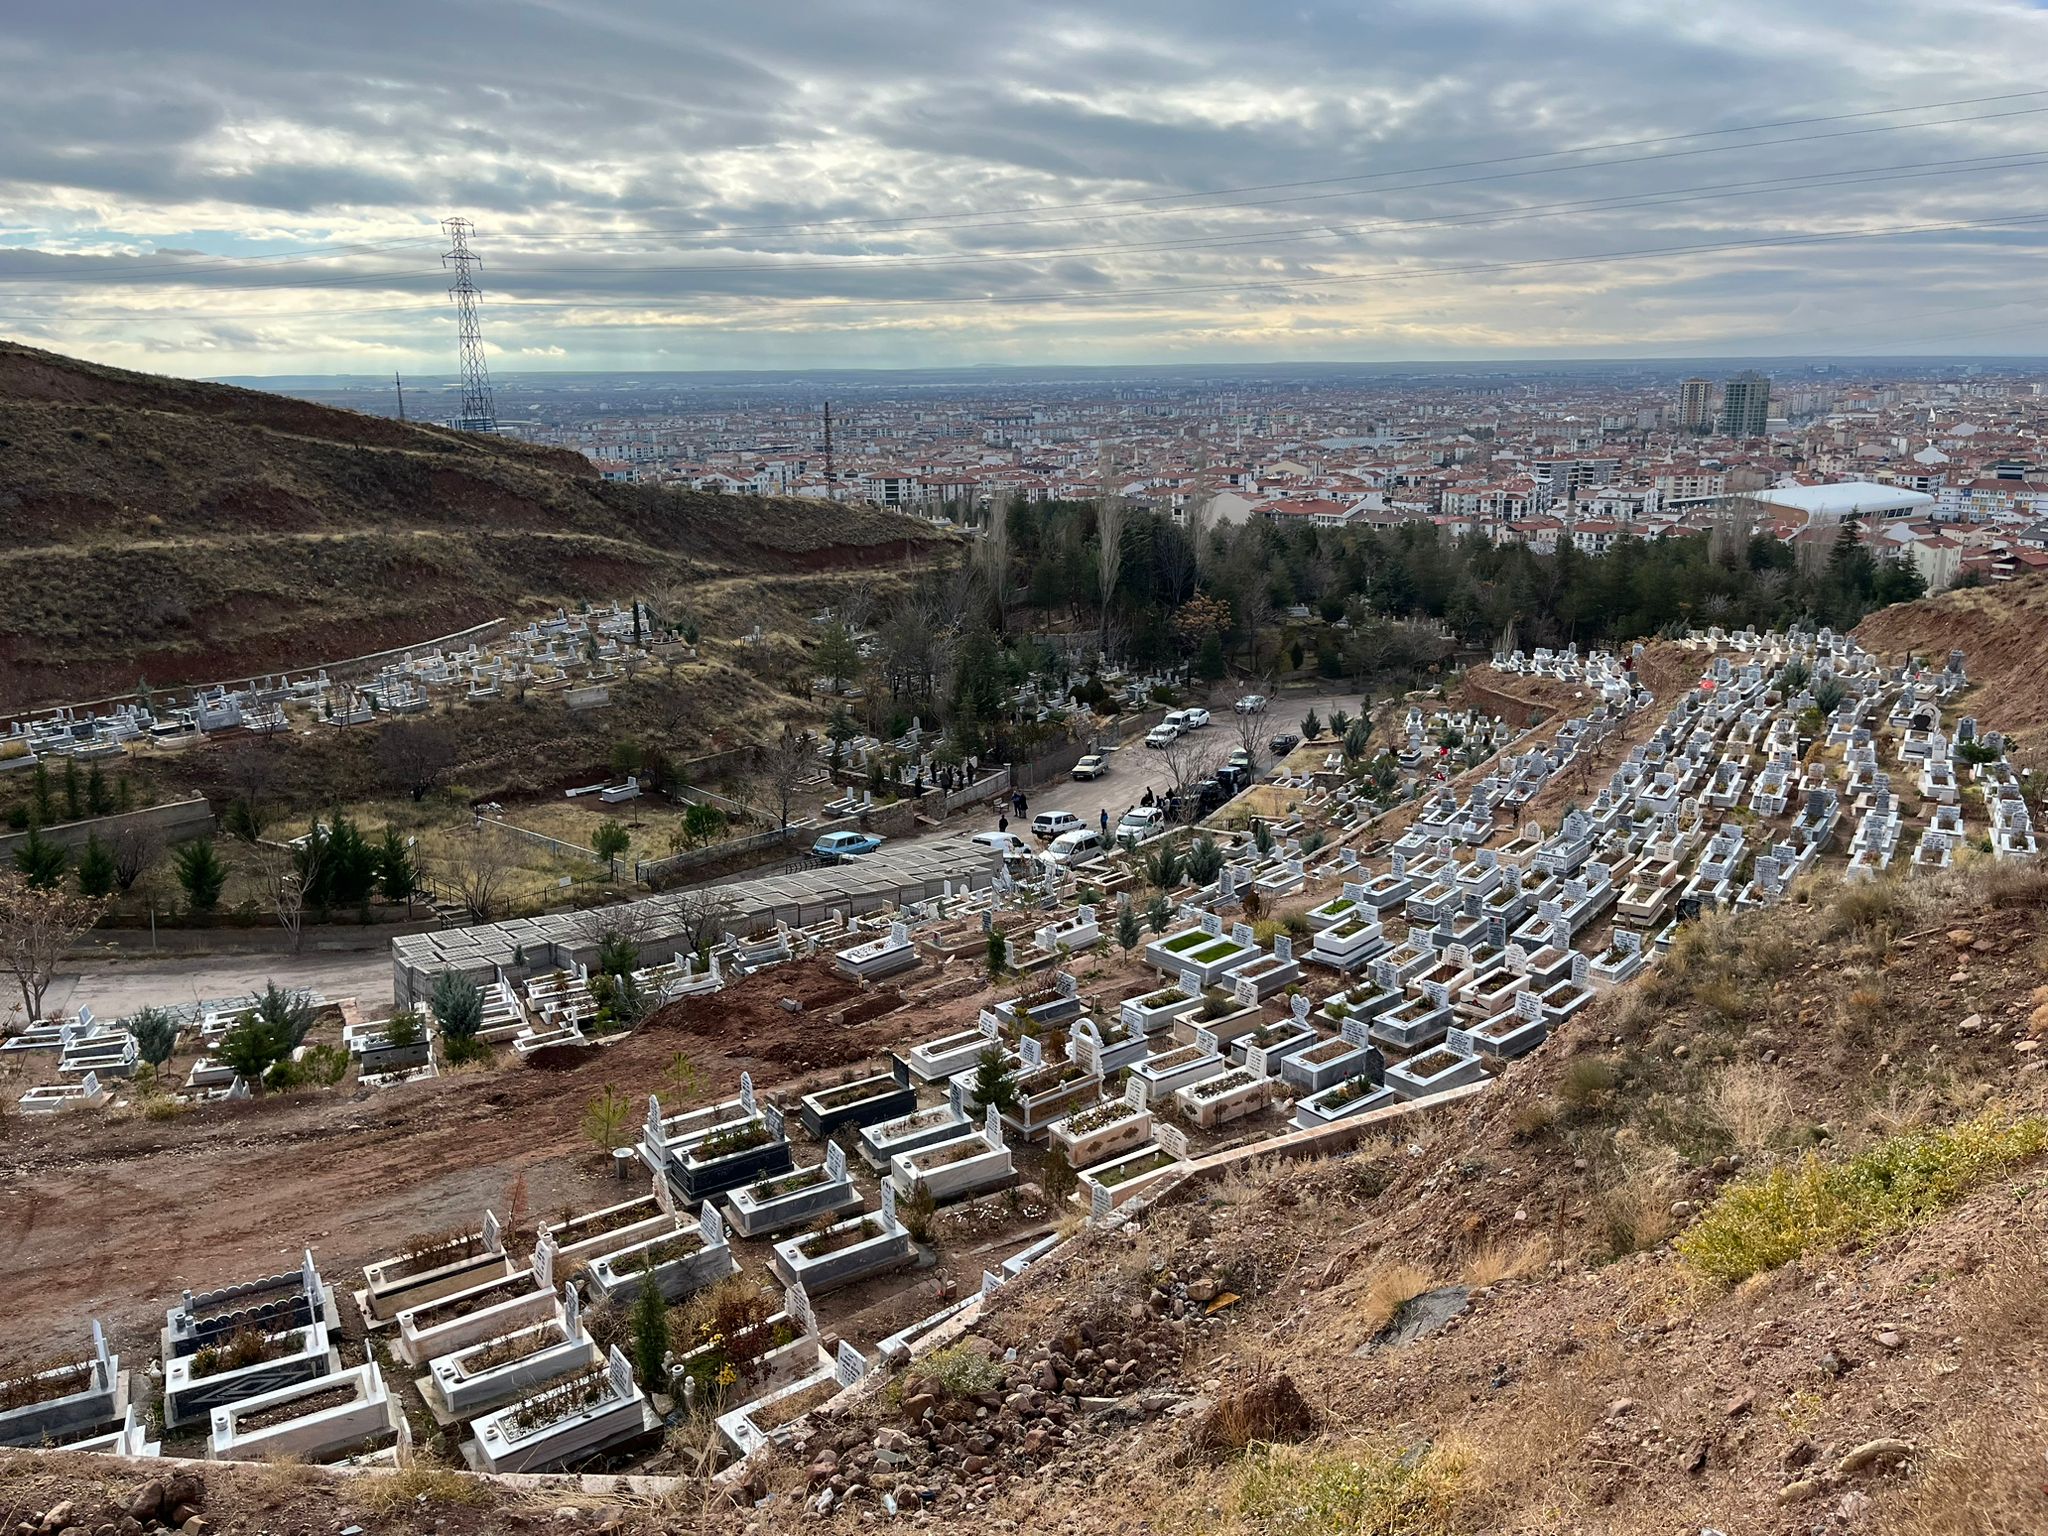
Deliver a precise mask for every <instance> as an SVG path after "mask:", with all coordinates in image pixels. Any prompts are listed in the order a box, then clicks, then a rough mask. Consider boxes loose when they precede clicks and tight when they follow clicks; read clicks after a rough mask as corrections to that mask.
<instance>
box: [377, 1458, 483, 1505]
mask: <svg viewBox="0 0 2048 1536" xmlns="http://www.w3.org/2000/svg"><path fill="white" fill-rule="evenodd" d="M356 1487H357V1489H358V1492H359V1497H360V1499H361V1502H362V1504H363V1506H364V1507H365V1508H367V1509H369V1510H371V1511H373V1512H374V1513H376V1514H379V1515H382V1516H384V1517H385V1518H386V1519H390V1518H393V1517H395V1516H396V1515H397V1514H398V1513H399V1512H400V1511H401V1510H418V1509H422V1508H425V1507H428V1506H431V1505H434V1504H466V1505H469V1506H470V1507H472V1508H481V1507H482V1506H484V1505H486V1504H491V1503H494V1502H496V1495H495V1494H494V1493H493V1491H492V1488H491V1486H490V1484H488V1483H486V1482H484V1481H483V1480H482V1479H481V1478H476V1477H470V1476H468V1475H466V1474H464V1473H461V1472H456V1471H452V1470H450V1469H449V1468H447V1467H437V1466H435V1465H433V1464H432V1463H430V1462H425V1461H415V1462H414V1463H413V1464H412V1465H411V1466H409V1467H406V1468H404V1469H402V1470H400V1471H397V1472H392V1473H388V1474H384V1475H381V1476H376V1477H366V1478H363V1479H362V1480H361V1481H360V1482H359V1483H358V1484H357V1485H356Z"/></svg>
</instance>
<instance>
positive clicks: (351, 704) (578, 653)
mask: <svg viewBox="0 0 2048 1536" xmlns="http://www.w3.org/2000/svg"><path fill="white" fill-rule="evenodd" d="M636 609H637V610H638V611H637V615H636ZM636 618H637V622H636ZM679 652H680V653H683V654H685V656H686V657H687V655H688V654H690V648H689V647H688V646H687V645H685V644H684V642H683V641H681V640H679V639H675V638H672V637H665V636H656V635H654V634H652V633H651V631H650V629H649V626H648V623H647V619H646V610H645V609H643V608H639V606H638V605H637V604H625V605H622V604H619V603H616V602H612V603H607V604H603V605H597V606H593V607H591V608H590V609H589V610H587V611H584V612H579V613H574V614H572V613H570V612H569V611H568V610H567V609H559V610H557V612H556V613H555V614H554V615H553V616H551V617H549V618H545V619H539V620H534V621H531V622H529V623H527V624H526V625H524V626H522V627H519V628H514V629H510V630H508V631H507V632H506V633H504V634H503V635H501V636H499V637H497V638H496V639H491V640H472V641H470V642H469V643H468V644H466V645H463V646H461V647H451V648H447V649H423V650H414V651H406V652H403V653H402V654H400V655H399V656H397V657H396V658H394V659H391V660H387V661H384V662H383V663H381V664H380V665H379V666H378V667H377V669H376V670H375V672H374V673H372V674H371V675H370V676H369V677H367V678H358V679H355V680H343V679H340V678H337V677H333V676H330V675H329V673H328V671H327V670H326V669H325V668H324V667H321V668H314V669H311V670H309V671H305V672H300V673H279V674H276V675H274V676H269V677H263V678H254V679H248V680H244V681H239V682H236V683H214V684H207V685H203V686H200V687H197V688H194V689H193V690H192V691H191V692H190V694H189V696H187V698H186V701H185V702H183V703H179V702H176V701H175V700H173V699H171V698H170V697H169V696H164V697H162V698H158V697H154V696H152V697H150V698H148V699H146V700H145V699H132V700H122V701H119V702H116V703H111V704H108V705H105V706H65V707H62V708H58V709H54V710H50V711H48V712H47V713H44V714H40V715H35V716H31V717H28V718H24V719H19V720H15V721H13V722H12V723H11V724H10V725H9V727H8V730H7V733H6V734H5V735H4V736H0V771H4V770H7V769H16V768H32V767H33V766H34V765H35V764H36V763H37V762H39V761H42V760H44V759H47V758H75V759H78V760H80V761H93V760H96V759H103V758H112V757H119V756H121V755H122V754H123V753H124V752H126V751H128V750H129V749H130V748H136V749H143V748H163V749H175V748H178V747H182V746H186V745H189V744H191V743H192V742H195V741H198V740H201V739H203V738H205V737H208V736H214V735H219V734H222V733H224V732H230V731H244V732H253V733H255V734H258V735H267V734H271V733H275V732H280V731H284V730H287V729H289V728H290V723H291V718H292V716H293V715H294V714H301V715H304V716H306V717H308V718H311V719H316V720H319V721H321V722H324V723H326V724H329V725H336V726H343V725H362V724H367V723H370V722H372V721H374V720H376V719H377V718H379V717H380V716H386V715H408V714H418V713H421V712H423V711H425V710H427V709H429V708H431V707H432V706H433V704H434V703H435V702H437V701H440V700H447V699H469V700H473V701H481V700H485V699H491V698H496V697H498V696H500V695H501V694H505V693H510V692H512V691H514V690H515V689H517V690H524V691H535V692H542V693H545V692H547V691H548V690H550V689H559V690H568V689H583V688H598V689H602V688H603V687H604V686H605V685H606V684H608V683H609V682H611V681H613V680H614V679H617V678H620V677H627V676H631V674H632V673H633V672H634V671H635V670H637V669H639V668H640V667H643V666H646V665H648V664H650V663H653V662H657V661H663V660H666V659H670V658H671V657H673V656H675V655H676V654H677V653H679Z"/></svg>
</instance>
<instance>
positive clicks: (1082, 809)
mask: <svg viewBox="0 0 2048 1536" xmlns="http://www.w3.org/2000/svg"><path fill="white" fill-rule="evenodd" d="M1232 697H1234V696H1232ZM1230 704H1231V699H1230V698H1224V699H1222V701H1221V703H1220V707H1219V708H1217V709H1216V710H1215V711H1214V721H1213V723H1212V724H1211V725H1210V726H1209V727H1208V728H1207V729H1206V730H1204V731H1201V732H1198V733H1197V737H1198V739H1199V740H1201V742H1202V743H1203V745H1204V746H1205V747H1207V748H1209V749H1210V750H1211V751H1212V753H1213V756H1214V758H1215V761H1216V762H1218V763H1222V762H1225V761H1227V760H1228V759H1229V757H1230V754H1231V752H1232V751H1233V750H1234V749H1235V748H1236V747H1237V746H1238V745H1239V739H1238V732H1237V716H1236V715H1234V714H1233V713H1231V709H1230ZM1311 708H1313V709H1314V710H1315V711H1316V712H1317V713H1318V714H1320V715H1321V716H1322V717H1323V718H1324V719H1325V720H1328V719H1329V717H1330V713H1331V711H1332V710H1336V709H1348V710H1351V711H1353V712H1356V711H1357V709H1358V695H1357V693H1355V692H1353V691H1351V690H1349V689H1345V690H1333V691H1329V692H1317V693H1312V694H1300V695H1295V694H1290V695H1288V696H1287V697H1286V698H1285V699H1284V700H1279V701H1276V702H1275V703H1274V704H1273V705H1270V706H1269V707H1268V708H1267V711H1266V713H1265V715H1263V716H1262V717H1261V718H1260V721H1259V734H1258V738H1257V739H1258V743H1259V767H1260V769H1261V770H1264V769H1268V768H1270V767H1271V766H1272V755H1271V753H1270V752H1268V751H1267V750H1266V747H1265V743H1266V741H1267V740H1268V739H1269V738H1270V737H1272V736H1274V735H1277V734H1279V733H1280V732H1282V731H1299V730H1300V729H1301V718H1302V716H1304V715H1306V714H1307V713H1308V712H1309V710H1310V709H1311ZM1109 761H1110V769H1109V772H1108V773H1107V774H1105V775H1104V776H1103V777H1102V778H1100V779H1097V780H1095V781H1093V782H1092V783H1076V782H1074V781H1073V780H1072V779H1060V780H1058V781H1056V782H1054V783H1051V784H1047V785H1044V786H1042V787H1041V788H1040V789H1039V790H1038V791H1037V792H1036V793H1032V794H1030V795H1029V799H1030V802H1031V811H1032V813H1036V812H1038V811H1048V810H1059V811H1071V812H1073V813H1074V814H1075V815H1076V816H1079V817H1081V818H1082V819H1083V820H1084V821H1086V822H1087V823H1088V825H1090V826H1098V825H1099V819H1100V815H1101V813H1102V812H1103V811H1107V812H1108V813H1109V820H1110V825H1111V826H1112V827H1114V826H1115V825H1116V820H1117V818H1118V817H1119V816H1121V815H1122V814H1123V813H1124V812H1125V810H1127V809H1128V808H1129V807H1131V806H1133V805H1136V804H1137V803H1138V802H1139V801H1140V800H1141V799H1142V798H1143V796H1144V793H1145V791H1146V790H1147V789H1148V788H1149V789H1150V790H1152V792H1153V793H1154V794H1155V795H1157V796H1159V797H1160V798H1162V799H1163V798H1164V797H1165V794H1166V791H1167V790H1168V789H1169V788H1170V787H1171V783H1172V774H1171V773H1170V772H1169V770H1168V767H1167V762H1166V754H1164V753H1161V752H1155V751H1153V750H1151V749H1150V748H1148V747H1146V746H1145V745H1144V742H1143V740H1142V738H1140V739H1137V740H1133V741H1132V742H1131V743H1130V744H1129V745H1127V746H1123V747H1119V748H1117V749H1116V750H1115V751H1113V752H1111V753H1110V754H1109ZM1029 821H1030V817H1029V816H1028V815H1027V816H1026V817H1025V825H1023V826H1021V827H1016V828H1015V830H1018V831H1021V832H1023V833H1024V834H1025V835H1026V836H1028V835H1029V833H1030V827H1029ZM995 824H996V819H995V816H994V815H993V814H986V815H984V814H983V813H981V812H979V811H976V812H972V813H969V814H968V815H966V816H963V817H955V818H952V819H949V820H948V821H947V823H946V826H945V831H946V832H947V833H959V832H979V831H985V830H993V829H994V827H995ZM1013 825H1014V824H1013ZM918 841H919V842H920V843H922V842H924V841H926V840H925V839H919V840H918ZM759 878H760V875H759V873H758V872H749V873H746V874H743V875H740V876H737V877H736V879H737V880H740V881H751V880H757V879H759ZM271 979H275V980H276V981H277V982H278V984H279V985H281V986H287V985H288V986H294V987H313V988H316V989H318V990H319V991H320V992H322V993H324V994H325V995H326V996H328V997H357V998H360V999H362V1001H363V1002H364V1004H365V1005H366V1006H373V1007H376V1008H378V1009H379V1010H381V1008H382V1006H383V1005H385V1004H386V1003H388V1002H389V1000H390V998H391V992H392V988H391V952H390V950H389V948H388V947H385V946H382V945H380V946H378V947H377V948H375V949H370V950H365V951H362V952H359V953H349V954H332V953H318V952H312V951H308V952H307V953H305V954H300V955H289V954H283V953H275V954H250V955H232V954H216V955H200V956H191V955H169V954H164V955H152V954H149V953H147V952H144V953H139V954H135V955H132V956H128V957H123V958H119V959H105V960H101V959H92V960H86V961H82V962H81V963H80V964H79V965H78V966H77V967H76V968H75V969H71V970H67V971H65V972H63V973H60V974H59V975H58V977H57V979H56V981H55V983H54V984H53V985H52V986H51V988H50V992H49V995H48V996H47V998H46V999H45V1001H44V1007H45V1010H46V1011H50V1012H54V1011H56V1010H58V1009H69V1008H75V1007H77V1005H78V1004H80V1003H89V1004H91V1005H92V1008H93V1011H94V1012H95V1013H99V1014H102V1015H105V1016H107V1017H109V1018H113V1017H118V1016H119V1015H121V1014H123V1013H126V1012H129V1011H131V1010H133V1009H136V1008H140V1007H142V1006H144V1005H146V1004H150V1003H158V1004H175V1003H189V1002H193V1001H195V1000H196V999H199V998H208V997H232V996H236V995H239V994H243V993H247V992H252V991H260V990H261V989H262V987H263V984H264V982H265V981H268V980H271ZM4 1013H5V1009H4V1007H0V1016H4Z"/></svg>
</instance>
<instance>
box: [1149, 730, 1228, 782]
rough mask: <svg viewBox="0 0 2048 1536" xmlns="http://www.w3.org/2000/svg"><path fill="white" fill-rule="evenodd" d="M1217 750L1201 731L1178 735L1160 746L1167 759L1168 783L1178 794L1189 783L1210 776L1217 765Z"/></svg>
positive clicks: (1161, 754)
mask: <svg viewBox="0 0 2048 1536" xmlns="http://www.w3.org/2000/svg"><path fill="white" fill-rule="evenodd" d="M1217 750H1218V749H1217V748H1216V747H1214V746H1212V745H1210V743H1209V740H1208V738H1207V737H1205V736H1204V735H1202V734H1201V733H1199V732H1190V733H1189V734H1188V735H1185V736H1176V737H1174V738H1173V740H1171V741H1169V742H1168V743H1167V744H1166V745H1165V746H1164V747H1162V748H1160V756H1162V757H1164V758H1165V759H1166V777H1167V783H1168V784H1169V786H1170V787H1171V788H1172V789H1173V791H1174V792H1175V793H1176V794H1178V793H1180V792H1182V791H1183V790H1185V789H1186V788H1187V787H1188V785H1190V784H1198V783H1200V782H1201V781H1202V780H1203V779H1206V778H1208V777H1209V775H1210V773H1211V772H1212V771H1213V770H1214V769H1215V767H1216V754H1217Z"/></svg>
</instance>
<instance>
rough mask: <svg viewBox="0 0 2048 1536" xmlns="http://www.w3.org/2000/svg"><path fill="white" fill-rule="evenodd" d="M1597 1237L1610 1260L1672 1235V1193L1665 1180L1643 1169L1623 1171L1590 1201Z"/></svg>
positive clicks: (1625, 1255)
mask: <svg viewBox="0 0 2048 1536" xmlns="http://www.w3.org/2000/svg"><path fill="white" fill-rule="evenodd" d="M1593 1220H1594V1222H1595V1223H1596V1224H1597V1230H1596V1237H1597V1240H1598V1243H1599V1245H1600V1247H1601V1249H1602V1251H1603V1252H1604V1253H1605V1254H1606V1255H1607V1257H1608V1258H1610V1259H1619V1258H1625V1257H1627V1256H1628V1255H1629V1254H1631V1253H1640V1252H1642V1250H1643V1249H1645V1248H1654V1247H1656V1246H1657V1245H1658V1244H1659V1243H1661V1242H1663V1241H1664V1239H1665V1238H1667V1237H1669V1236H1670V1235H1671V1225H1672V1218H1671V1196H1670V1193H1669V1192H1668V1190H1667V1189H1666V1186H1665V1183H1664V1181H1663V1180H1662V1179H1661V1178H1659V1177H1657V1176H1656V1175H1654V1174H1651V1173H1648V1172H1643V1171H1632V1172H1628V1173H1625V1174H1624V1175H1623V1176H1622V1178H1621V1180H1620V1181H1619V1182H1618V1183H1615V1184H1612V1185H1609V1186H1608V1187H1607V1188H1606V1189H1603V1190H1602V1191H1601V1192H1600V1194H1599V1196H1598V1198H1597V1199H1595V1201H1594V1202H1593Z"/></svg>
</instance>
